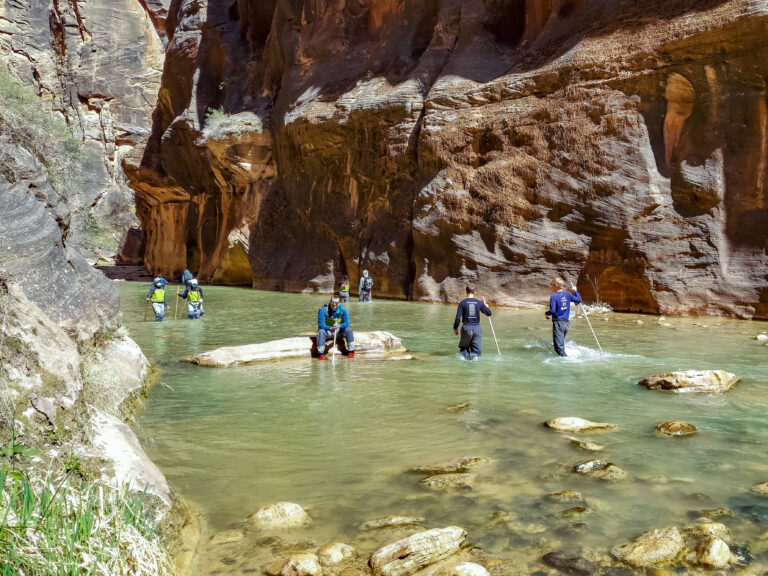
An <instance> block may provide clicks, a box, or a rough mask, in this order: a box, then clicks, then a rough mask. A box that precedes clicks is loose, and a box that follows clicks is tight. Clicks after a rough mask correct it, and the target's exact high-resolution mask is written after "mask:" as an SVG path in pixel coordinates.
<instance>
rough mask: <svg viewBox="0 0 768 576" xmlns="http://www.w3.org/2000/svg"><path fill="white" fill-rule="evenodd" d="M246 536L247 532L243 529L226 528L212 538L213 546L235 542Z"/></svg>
mask: <svg viewBox="0 0 768 576" xmlns="http://www.w3.org/2000/svg"><path fill="white" fill-rule="evenodd" d="M243 538H245V534H244V533H243V531H242V530H225V531H224V532H218V533H217V534H215V535H214V536H213V538H211V542H210V543H211V545H212V546H219V545H223V544H234V543H235V542H240V541H241V540H242V539H243Z"/></svg>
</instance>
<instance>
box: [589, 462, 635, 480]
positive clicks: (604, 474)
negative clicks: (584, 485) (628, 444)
mask: <svg viewBox="0 0 768 576" xmlns="http://www.w3.org/2000/svg"><path fill="white" fill-rule="evenodd" d="M587 476H589V477H590V478H598V479H599V480H609V481H610V480H622V479H623V478H626V477H627V473H626V472H625V471H624V470H622V469H621V468H619V467H618V466H616V465H615V464H608V466H606V467H605V468H601V469H600V470H595V471H593V472H589V473H587Z"/></svg>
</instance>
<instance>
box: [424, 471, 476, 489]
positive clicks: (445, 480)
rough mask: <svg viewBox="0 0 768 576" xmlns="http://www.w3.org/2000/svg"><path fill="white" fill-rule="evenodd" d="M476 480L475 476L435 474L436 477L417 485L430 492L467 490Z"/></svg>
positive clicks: (425, 479)
mask: <svg viewBox="0 0 768 576" xmlns="http://www.w3.org/2000/svg"><path fill="white" fill-rule="evenodd" d="M476 478H477V476H476V475H475V474H437V475H436V476H430V477H429V478H424V479H423V480H421V481H420V482H419V484H421V485H422V486H424V487H425V488H429V489H430V490H447V489H449V488H468V487H471V486H472V483H473V482H474V481H475V479H476Z"/></svg>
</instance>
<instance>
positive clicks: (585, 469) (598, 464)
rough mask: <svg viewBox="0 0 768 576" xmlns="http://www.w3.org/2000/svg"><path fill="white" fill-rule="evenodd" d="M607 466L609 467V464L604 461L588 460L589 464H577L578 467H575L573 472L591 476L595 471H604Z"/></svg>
mask: <svg viewBox="0 0 768 576" xmlns="http://www.w3.org/2000/svg"><path fill="white" fill-rule="evenodd" d="M606 466H608V463H607V462H603V461H602V460H588V461H587V462H581V463H579V464H576V466H574V467H573V471H574V472H577V473H579V474H589V473H590V472H594V471H595V470H602V469H603V468H605V467H606Z"/></svg>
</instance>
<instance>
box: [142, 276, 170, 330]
mask: <svg viewBox="0 0 768 576" xmlns="http://www.w3.org/2000/svg"><path fill="white" fill-rule="evenodd" d="M167 283H168V282H167V281H166V280H165V278H163V277H162V276H158V277H157V278H155V279H154V280H153V282H152V286H151V288H150V289H149V294H147V302H151V303H152V310H153V311H154V312H155V322H162V321H163V318H165V311H166V310H167V309H168V308H169V306H168V302H167V301H166V298H165V285H166V284H167Z"/></svg>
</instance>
